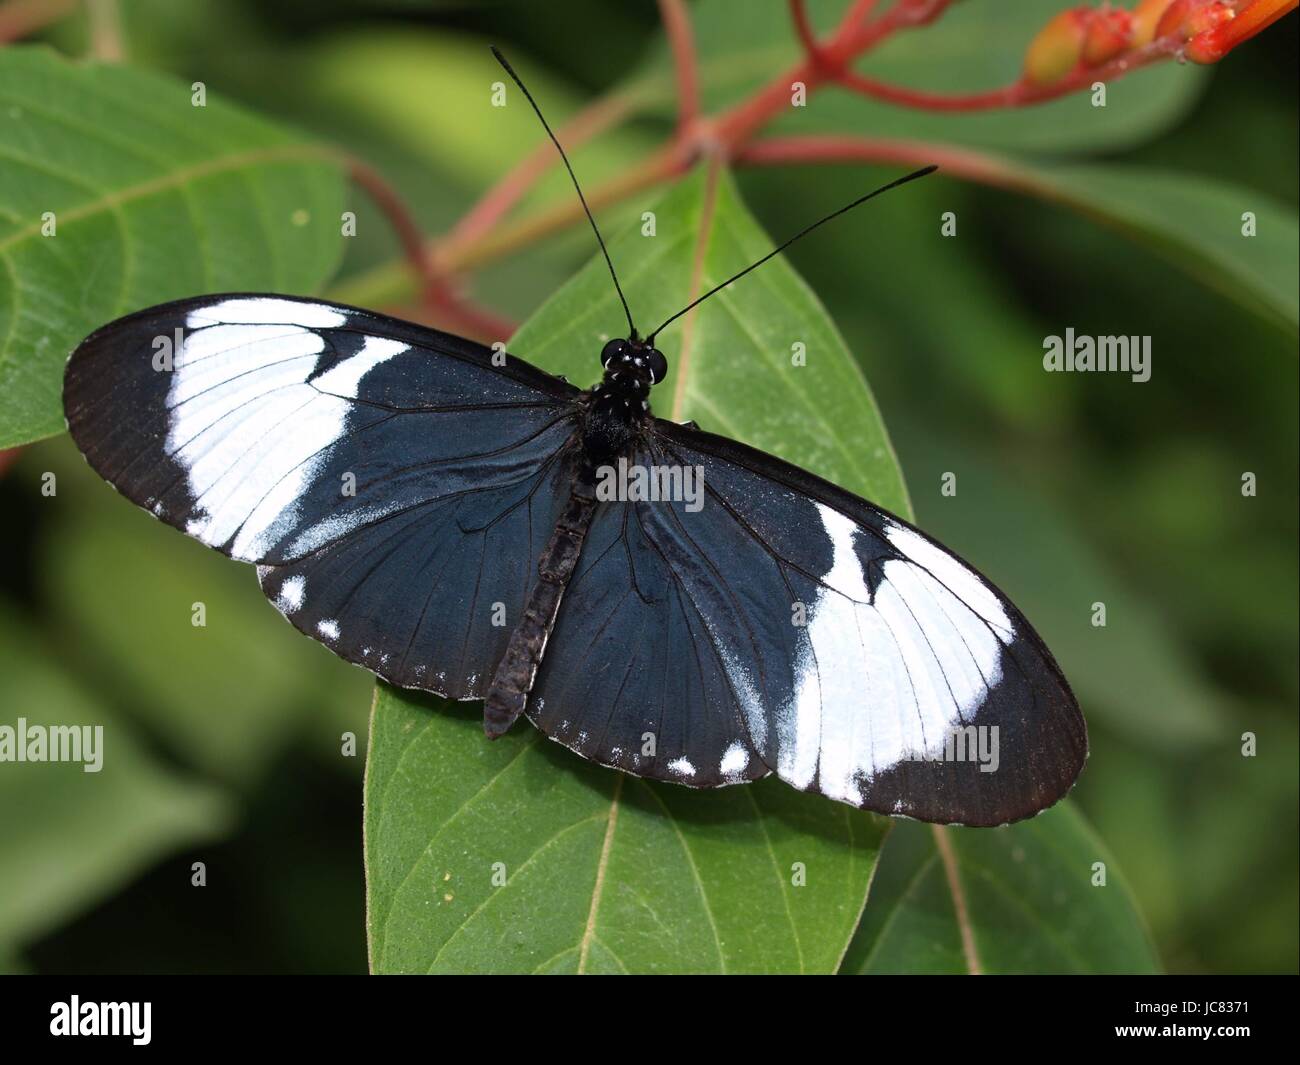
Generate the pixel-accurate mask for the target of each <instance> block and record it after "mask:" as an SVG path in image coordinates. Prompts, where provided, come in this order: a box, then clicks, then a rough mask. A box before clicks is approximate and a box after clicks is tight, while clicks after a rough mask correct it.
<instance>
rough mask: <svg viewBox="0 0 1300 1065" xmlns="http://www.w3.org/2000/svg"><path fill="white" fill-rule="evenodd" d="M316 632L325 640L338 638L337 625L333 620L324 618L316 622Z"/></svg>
mask: <svg viewBox="0 0 1300 1065" xmlns="http://www.w3.org/2000/svg"><path fill="white" fill-rule="evenodd" d="M316 631H317V632H319V633H320V634H321V635H322V636H324V637H325V638H326V639H329V640H337V639H338V638H339V623H338V622H337V621H335V620H334V619H333V618H325V619H324V620H322V621H318V622H316Z"/></svg>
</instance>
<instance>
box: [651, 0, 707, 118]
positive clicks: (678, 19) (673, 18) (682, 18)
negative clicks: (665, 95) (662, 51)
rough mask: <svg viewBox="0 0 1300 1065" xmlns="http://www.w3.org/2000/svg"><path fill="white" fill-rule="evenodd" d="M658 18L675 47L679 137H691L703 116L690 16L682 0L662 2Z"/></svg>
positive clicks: (669, 41)
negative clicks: (701, 113) (697, 121)
mask: <svg viewBox="0 0 1300 1065" xmlns="http://www.w3.org/2000/svg"><path fill="white" fill-rule="evenodd" d="M659 17H660V18H661V19H662V20H663V24H664V32H665V33H666V34H667V35H668V43H669V45H670V46H671V47H672V52H673V67H674V69H675V70H676V72H677V135H678V137H681V138H683V139H684V138H686V137H687V136H689V134H690V131H691V129H692V128H693V127H694V126H695V122H696V120H697V119H698V118H699V117H700V84H699V66H698V64H697V62H696V59H695V36H694V34H693V33H692V32H691V17H690V14H689V13H688V12H687V10H686V5H685V3H683V0H659Z"/></svg>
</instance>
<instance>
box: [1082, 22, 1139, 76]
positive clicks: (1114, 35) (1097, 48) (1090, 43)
mask: <svg viewBox="0 0 1300 1065" xmlns="http://www.w3.org/2000/svg"><path fill="white" fill-rule="evenodd" d="M1132 41H1133V16H1132V14H1130V13H1129V12H1127V11H1121V10H1119V9H1117V8H1103V9H1102V10H1101V11H1095V12H1093V16H1092V20H1091V21H1090V22H1089V24H1088V35H1087V38H1086V39H1085V40H1084V43H1083V61H1084V62H1085V63H1087V64H1088V66H1090V67H1096V66H1101V64H1102V63H1105V62H1106V61H1107V60H1110V59H1114V58H1115V57H1116V56H1117V55H1119V54H1120V52H1123V51H1126V50H1127V49H1128V48H1129V46H1130V45H1131V44H1132Z"/></svg>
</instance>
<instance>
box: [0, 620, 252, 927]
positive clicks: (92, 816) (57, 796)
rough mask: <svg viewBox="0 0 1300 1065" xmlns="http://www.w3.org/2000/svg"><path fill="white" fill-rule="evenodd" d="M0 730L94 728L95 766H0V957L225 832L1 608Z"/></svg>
mask: <svg viewBox="0 0 1300 1065" xmlns="http://www.w3.org/2000/svg"><path fill="white" fill-rule="evenodd" d="M0 707H4V718H3V720H0V725H5V726H8V727H10V728H16V727H17V724H18V719H19V718H23V719H25V720H26V722H27V725H28V727H32V726H37V725H40V726H54V725H66V726H81V725H90V726H101V727H102V728H103V733H102V746H101V747H100V748H99V749H100V751H101V752H102V762H101V768H100V769H99V771H98V772H89V773H88V772H85V770H84V768H83V764H82V763H79V762H75V763H74V762H22V763H19V762H11V761H4V762H0V948H4V949H0V953H4V952H5V951H6V950H8V949H12V948H13V946H14V945H20V944H24V943H28V942H31V941H32V940H34V939H36V938H38V937H39V936H40V935H42V934H43V933H45V932H47V931H49V930H50V929H53V928H57V927H58V926H59V925H60V924H62V923H63V922H64V921H65V920H67V919H68V918H69V917H71V916H72V915H73V914H75V913H77V912H79V911H80V910H82V909H84V908H85V907H86V906H88V905H90V904H92V903H94V902H96V901H98V900H99V899H101V898H103V897H104V896H106V895H108V894H111V893H112V892H113V891H114V890H115V889H117V888H118V887H119V886H121V885H122V884H124V883H126V882H128V881H129V880H130V879H131V878H132V877H134V876H136V875H137V874H139V873H140V872H142V871H143V870H145V869H147V868H148V867H149V866H150V865H152V864H153V863H154V862H155V861H157V860H158V859H159V858H161V857H162V856H164V855H166V854H168V853H170V852H173V851H175V850H177V849H178V848H180V847H183V846H186V845H189V844H193V843H196V842H200V841H207V840H210V839H213V838H215V837H216V836H217V835H219V834H220V833H221V832H222V831H223V830H224V829H225V828H226V826H227V824H228V823H229V818H230V813H231V811H230V808H229V806H228V804H227V802H226V800H225V799H224V797H223V796H222V795H221V794H219V793H218V792H216V791H214V790H213V789H212V788H210V787H208V786H206V785H202V784H199V783H196V782H193V781H188V780H184V779H181V778H179V777H177V776H176V775H175V774H173V773H171V772H169V771H167V770H165V769H163V768H162V767H161V766H160V765H158V764H157V763H156V762H155V761H154V759H153V758H152V757H151V756H150V755H149V754H147V753H146V751H145V750H144V749H143V748H142V747H141V746H140V745H139V744H138V742H137V741H136V740H135V738H134V737H133V735H132V733H131V730H130V728H129V727H127V726H126V725H125V723H123V722H122V721H121V720H119V719H118V718H116V717H115V716H114V715H113V714H111V713H110V712H108V711H107V710H106V709H105V708H104V707H103V706H102V705H100V704H99V703H98V702H97V701H96V700H95V699H94V698H93V697H91V696H90V695H89V694H87V693H86V692H84V691H82V690H81V689H79V688H78V687H76V686H75V685H74V684H72V683H71V682H70V681H69V680H68V679H67V678H66V677H65V675H64V673H63V670H62V668H61V665H60V664H59V663H58V662H57V661H56V660H55V658H54V656H53V654H52V653H51V652H50V651H48V650H47V649H46V648H45V647H44V646H42V645H41V644H40V643H38V641H36V640H35V639H33V638H32V637H31V636H29V635H28V633H27V632H26V631H25V630H24V627H23V624H22V622H21V620H20V619H19V618H18V617H17V616H16V615H15V614H14V613H12V611H11V609H10V607H9V606H8V605H7V604H5V603H3V602H0Z"/></svg>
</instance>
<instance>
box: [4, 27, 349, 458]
mask: <svg viewBox="0 0 1300 1065" xmlns="http://www.w3.org/2000/svg"><path fill="white" fill-rule="evenodd" d="M0 131H2V133H0V144H2V145H3V147H0V175H2V180H0V262H2V263H3V267H4V269H3V270H2V271H0V447H6V446H9V445H13V444H19V443H26V442H28V441H30V440H35V439H38V438H40V437H42V436H49V435H51V434H53V433H57V432H59V431H61V430H62V429H63V427H64V422H63V410H62V404H61V402H60V387H61V384H62V372H63V365H64V362H65V361H66V359H67V355H68V352H69V351H70V350H71V349H72V348H73V347H74V346H75V345H76V343H77V342H78V341H79V340H81V338H82V337H84V336H85V335H86V334H87V333H89V332H90V331H91V330H92V329H94V328H96V327H97V326H100V325H102V324H104V323H105V322H107V321H109V320H110V319H113V318H116V317H118V316H119V315H122V314H125V313H127V312H129V311H132V310H135V309H137V308H139V307H145V306H148V305H150V304H154V303H161V302H163V301H165V300H168V299H173V298H176V297H180V296H185V295H192V294H195V293H200V292H219V291H222V290H232V289H238V290H243V291H250V290H253V291H256V290H263V291H280V292H289V293H300V292H307V291H311V290H313V289H315V288H316V287H318V286H319V285H320V284H321V283H322V282H323V281H324V280H325V279H326V278H328V277H329V276H330V275H331V274H332V273H333V271H334V268H335V266H336V265H337V263H338V260H339V256H340V253H341V248H342V239H341V235H340V222H339V215H340V212H341V209H342V176H341V171H340V167H339V165H338V163H337V161H336V160H334V159H333V158H332V157H331V156H330V155H329V154H328V153H327V152H326V151H325V150H324V149H322V148H321V147H319V146H317V145H313V144H310V143H307V142H305V141H303V140H301V139H299V138H297V137H295V136H293V135H291V134H289V133H287V132H285V131H283V130H281V129H279V128H277V127H275V126H272V125H270V124H268V123H266V122H264V121H262V120H260V119H257V118H254V117H252V116H250V115H248V114H245V113H244V112H242V111H240V110H238V109H236V108H234V107H231V106H229V105H225V104H222V103H221V102H220V101H219V100H217V99H215V98H212V97H210V98H209V99H208V100H207V106H205V107H195V106H192V104H191V89H190V86H189V85H187V84H184V83H181V82H178V81H175V80H172V79H170V78H165V77H160V76H158V75H155V74H148V73H145V72H143V71H139V70H132V69H129V68H125V67H117V66H106V65H97V64H77V63H71V62H68V61H67V60H64V59H60V58H59V57H58V56H56V55H55V54H54V53H53V52H50V51H47V50H45V49H39V48H7V49H5V50H4V51H3V52H0ZM50 213H52V215H53V219H54V225H55V229H54V233H53V235H50V236H46V235H44V234H43V227H44V226H45V225H46V221H47V215H48V214H50Z"/></svg>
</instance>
